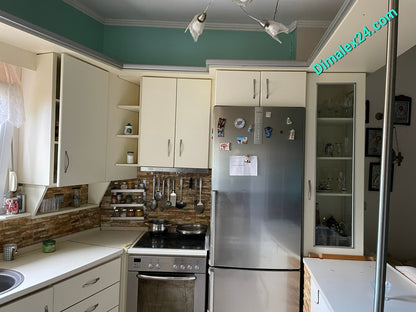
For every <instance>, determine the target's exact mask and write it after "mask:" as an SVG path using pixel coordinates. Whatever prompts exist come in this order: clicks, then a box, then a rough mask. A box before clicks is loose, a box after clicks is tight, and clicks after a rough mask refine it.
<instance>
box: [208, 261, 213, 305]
mask: <svg viewBox="0 0 416 312" xmlns="http://www.w3.org/2000/svg"><path fill="white" fill-rule="evenodd" d="M208 276H209V289H208V310H207V312H213V311H214V269H212V268H209V269H208Z"/></svg>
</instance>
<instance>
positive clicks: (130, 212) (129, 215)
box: [127, 208, 134, 217]
mask: <svg viewBox="0 0 416 312" xmlns="http://www.w3.org/2000/svg"><path fill="white" fill-rule="evenodd" d="M127 217H134V208H130V209H129V210H128V211H127Z"/></svg>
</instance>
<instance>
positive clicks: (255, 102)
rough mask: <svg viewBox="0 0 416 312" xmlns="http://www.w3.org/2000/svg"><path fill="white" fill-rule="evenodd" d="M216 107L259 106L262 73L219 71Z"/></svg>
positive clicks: (216, 86)
mask: <svg viewBox="0 0 416 312" xmlns="http://www.w3.org/2000/svg"><path fill="white" fill-rule="evenodd" d="M215 105H230V106H259V105H260V72H255V71H217V76H216V83H215Z"/></svg>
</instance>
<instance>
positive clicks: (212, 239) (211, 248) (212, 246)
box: [208, 190, 217, 266]
mask: <svg viewBox="0 0 416 312" xmlns="http://www.w3.org/2000/svg"><path fill="white" fill-rule="evenodd" d="M216 207H217V191H214V190H213V191H212V192H211V225H210V229H211V233H210V236H211V237H210V240H209V252H210V256H209V261H208V262H209V265H211V266H213V265H214V257H215V213H216V212H215V209H216Z"/></svg>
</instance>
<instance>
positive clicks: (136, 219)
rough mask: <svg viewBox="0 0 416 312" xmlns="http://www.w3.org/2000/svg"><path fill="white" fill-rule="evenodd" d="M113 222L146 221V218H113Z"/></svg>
mask: <svg viewBox="0 0 416 312" xmlns="http://www.w3.org/2000/svg"><path fill="white" fill-rule="evenodd" d="M111 220H120V221H122V220H125V221H128V220H132V221H142V220H144V217H111Z"/></svg>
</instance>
